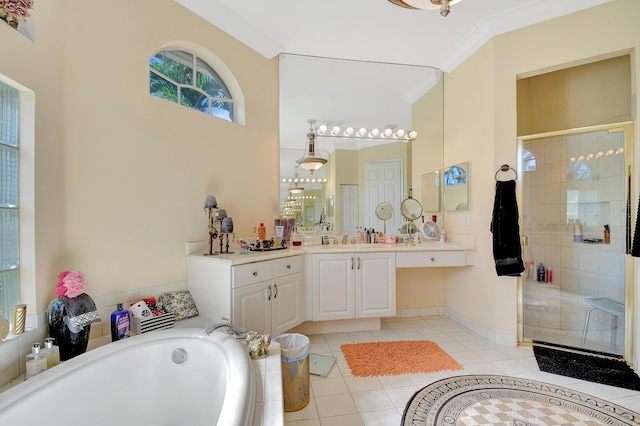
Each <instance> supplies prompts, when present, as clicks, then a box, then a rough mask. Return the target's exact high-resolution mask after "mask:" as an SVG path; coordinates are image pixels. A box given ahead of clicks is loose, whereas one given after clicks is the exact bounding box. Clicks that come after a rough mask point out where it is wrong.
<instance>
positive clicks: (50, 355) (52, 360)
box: [41, 337, 60, 368]
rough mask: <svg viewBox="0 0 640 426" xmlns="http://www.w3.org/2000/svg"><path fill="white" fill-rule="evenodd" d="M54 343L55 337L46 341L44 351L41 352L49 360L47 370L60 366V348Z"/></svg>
mask: <svg viewBox="0 0 640 426" xmlns="http://www.w3.org/2000/svg"><path fill="white" fill-rule="evenodd" d="M54 342H55V339H54V338H53V337H47V338H46V339H44V349H43V350H42V351H41V352H42V354H43V355H44V357H45V359H46V360H47V368H51V367H54V366H56V365H58V364H60V348H59V347H58V346H56V345H54V344H53V343H54Z"/></svg>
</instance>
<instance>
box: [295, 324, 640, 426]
mask: <svg viewBox="0 0 640 426" xmlns="http://www.w3.org/2000/svg"><path fill="white" fill-rule="evenodd" d="M309 339H310V341H311V352H313V353H318V354H324V355H333V356H335V357H336V358H337V362H336V365H334V367H333V368H332V370H331V372H330V373H329V375H328V376H327V377H320V376H313V375H312V376H311V401H310V402H309V405H307V406H306V407H305V408H303V409H302V410H299V411H295V412H288V413H285V415H284V420H285V426H359V425H364V426H389V425H400V421H401V419H402V412H403V411H404V407H405V404H406V403H407V401H408V400H409V399H410V398H411V396H412V395H413V394H414V392H416V391H417V390H419V389H421V388H423V387H424V386H426V385H427V384H429V383H432V382H434V381H436V380H439V379H441V378H445V377H448V376H453V375H459V374H500V375H508V376H514V377H523V378H528V379H532V380H538V381H542V382H548V383H553V384H556V385H560V386H565V387H567V388H571V389H574V390H578V391H581V392H585V393H588V394H591V395H594V396H597V397H600V398H603V399H606V400H608V401H611V402H613V403H616V404H618V405H621V406H624V407H627V408H629V409H632V410H634V411H637V412H640V392H637V391H632V390H628V389H622V388H616V387H611V386H605V385H600V384H596V383H591V382H585V381H582V380H577V379H572V378H569V377H565V376H557V375H555V374H549V373H543V372H540V370H539V369H538V365H537V363H536V360H535V357H534V356H533V350H532V349H531V348H529V347H522V346H521V347H509V346H500V345H496V344H494V343H491V342H489V341H487V340H486V339H483V338H482V337H480V336H478V335H476V334H474V333H473V332H471V331H469V330H468V329H466V328H464V327H462V326H461V325H459V324H458V323H456V322H454V321H452V320H450V319H448V318H446V317H441V316H430V317H411V318H391V319H385V320H383V324H382V329H381V330H375V331H360V332H354V333H332V334H323V335H310V336H309ZM403 339H406V340H411V339H428V340H431V341H434V342H436V343H437V344H438V345H439V346H440V347H441V348H442V349H443V350H445V351H446V352H447V353H449V355H451V356H452V357H453V358H454V359H455V360H456V361H457V362H458V363H459V364H460V365H462V366H463V367H464V371H455V372H454V371H443V372H439V373H431V374H412V375H402V376H384V377H367V378H359V377H354V376H353V375H352V374H351V371H350V370H349V366H348V365H347V363H346V361H345V359H344V356H343V354H342V351H341V350H340V345H341V344H343V343H358V342H369V341H382V340H387V341H388V340H403Z"/></svg>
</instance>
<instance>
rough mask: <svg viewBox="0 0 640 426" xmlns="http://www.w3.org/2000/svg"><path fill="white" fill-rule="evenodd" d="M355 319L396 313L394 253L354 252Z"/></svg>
mask: <svg viewBox="0 0 640 426" xmlns="http://www.w3.org/2000/svg"><path fill="white" fill-rule="evenodd" d="M355 258H356V268H355V272H356V280H355V291H356V298H355V301H356V308H355V312H356V318H376V317H386V316H395V314H396V256H395V253H355Z"/></svg>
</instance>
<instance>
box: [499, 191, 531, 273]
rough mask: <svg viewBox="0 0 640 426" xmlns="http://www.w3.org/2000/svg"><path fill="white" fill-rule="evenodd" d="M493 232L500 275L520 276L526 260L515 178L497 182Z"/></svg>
mask: <svg viewBox="0 0 640 426" xmlns="http://www.w3.org/2000/svg"><path fill="white" fill-rule="evenodd" d="M491 232H492V233H493V258H494V260H495V263H496V272H497V273H498V275H499V276H500V275H509V276H519V275H520V274H521V273H522V271H524V262H522V247H521V246H520V226H519V225H518V203H517V201H516V181H515V180H508V181H497V182H496V197H495V201H494V203H493V217H492V219H491Z"/></svg>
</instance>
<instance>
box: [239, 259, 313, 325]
mask: <svg viewBox="0 0 640 426" xmlns="http://www.w3.org/2000/svg"><path fill="white" fill-rule="evenodd" d="M266 266H268V267H270V268H265V267H266ZM301 268H302V262H301V258H300V256H295V257H285V258H282V259H275V260H271V261H268V262H258V263H250V264H247V265H238V266H234V267H233V276H234V281H233V294H232V299H233V323H234V324H236V325H237V326H239V327H244V328H246V329H247V330H254V331H261V332H264V333H268V334H271V335H275V334H278V333H282V332H284V331H287V330H289V329H291V328H293V327H295V326H296V325H298V324H300V323H301V322H302V307H303V299H302V282H301V281H302V274H301ZM261 278H262V279H264V280H262V281H257V282H256V280H259V279H261Z"/></svg>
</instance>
